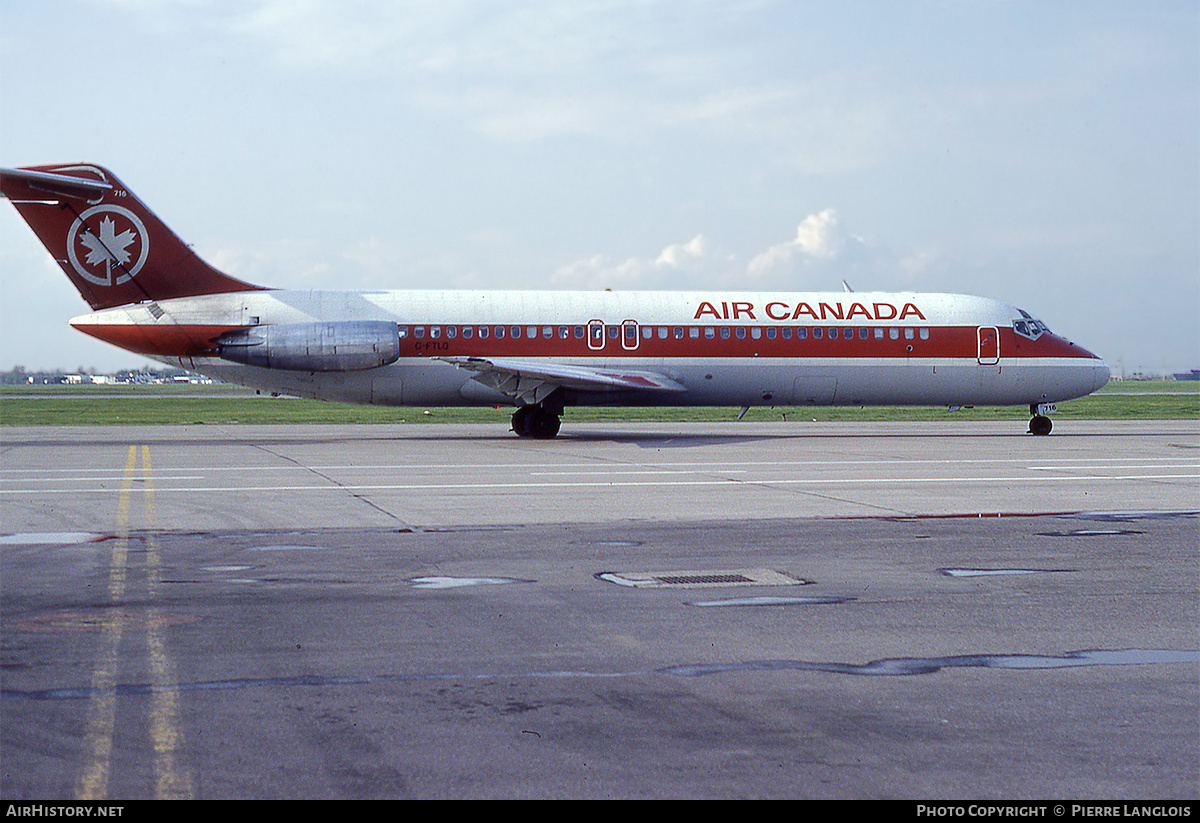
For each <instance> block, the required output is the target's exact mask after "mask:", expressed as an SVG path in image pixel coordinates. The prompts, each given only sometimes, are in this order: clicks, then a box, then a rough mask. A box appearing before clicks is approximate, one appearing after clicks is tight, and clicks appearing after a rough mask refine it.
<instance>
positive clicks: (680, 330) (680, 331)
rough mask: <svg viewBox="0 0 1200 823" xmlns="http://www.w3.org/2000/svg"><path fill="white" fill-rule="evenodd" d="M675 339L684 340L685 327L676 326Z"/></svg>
mask: <svg viewBox="0 0 1200 823" xmlns="http://www.w3.org/2000/svg"><path fill="white" fill-rule="evenodd" d="M675 339H676V340H682V339H683V326H676V327H675Z"/></svg>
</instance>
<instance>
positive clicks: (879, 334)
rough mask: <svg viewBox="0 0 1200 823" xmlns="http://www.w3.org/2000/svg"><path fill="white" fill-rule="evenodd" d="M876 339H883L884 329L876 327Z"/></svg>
mask: <svg viewBox="0 0 1200 823" xmlns="http://www.w3.org/2000/svg"><path fill="white" fill-rule="evenodd" d="M875 339H876V340H882V339H883V329H876V330H875Z"/></svg>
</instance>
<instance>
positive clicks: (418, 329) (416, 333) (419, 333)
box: [413, 326, 425, 340]
mask: <svg viewBox="0 0 1200 823" xmlns="http://www.w3.org/2000/svg"><path fill="white" fill-rule="evenodd" d="M424 336H425V327H424V326H413V337H415V338H417V339H418V340H420V339H421V338H422V337H424Z"/></svg>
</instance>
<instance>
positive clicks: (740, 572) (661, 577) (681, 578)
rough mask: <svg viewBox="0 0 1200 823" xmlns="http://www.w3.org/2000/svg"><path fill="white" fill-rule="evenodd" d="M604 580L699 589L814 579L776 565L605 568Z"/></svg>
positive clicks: (642, 586) (790, 583)
mask: <svg viewBox="0 0 1200 823" xmlns="http://www.w3.org/2000/svg"><path fill="white" fill-rule="evenodd" d="M596 577H598V578H600V579H601V580H607V581H608V582H609V583H616V584H617V585H618V586H633V587H635V588H639V589H652V588H658V589H662V588H674V589H697V588H702V587H705V586H803V585H807V584H808V583H811V582H812V581H811V580H801V579H800V578H798V577H792V576H791V575H787V574H784V573H782V572H777V571H775V570H774V569H720V570H686V571H664V572H601V573H600V574H598V575H596Z"/></svg>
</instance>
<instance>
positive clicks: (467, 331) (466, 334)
mask: <svg viewBox="0 0 1200 823" xmlns="http://www.w3.org/2000/svg"><path fill="white" fill-rule="evenodd" d="M473 334H475V329H473V328H471V327H470V326H463V340H470V339H471V335H473Z"/></svg>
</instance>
